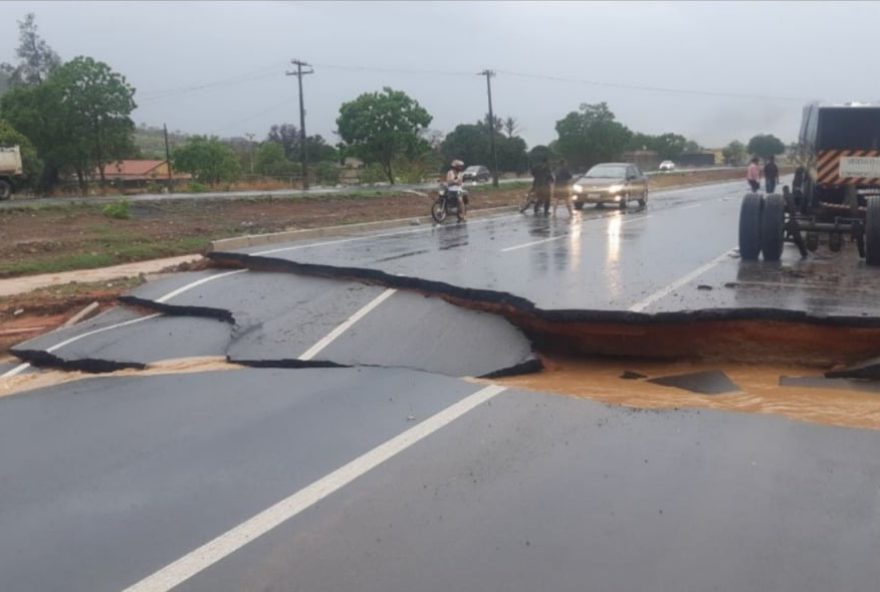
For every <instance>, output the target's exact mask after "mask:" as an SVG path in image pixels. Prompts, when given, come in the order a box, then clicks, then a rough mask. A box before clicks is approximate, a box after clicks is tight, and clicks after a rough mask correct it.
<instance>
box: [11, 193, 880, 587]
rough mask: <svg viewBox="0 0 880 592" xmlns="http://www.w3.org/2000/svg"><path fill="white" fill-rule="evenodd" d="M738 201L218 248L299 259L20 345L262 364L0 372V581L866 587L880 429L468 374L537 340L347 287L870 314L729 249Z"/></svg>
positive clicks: (846, 274)
mask: <svg viewBox="0 0 880 592" xmlns="http://www.w3.org/2000/svg"><path fill="white" fill-rule="evenodd" d="M742 193H743V191H742V186H741V183H729V184H720V185H714V186H708V187H703V188H693V189H685V190H677V191H669V192H663V193H659V192H658V193H657V194H655V195H653V196H652V199H651V201H650V202H649V206H648V208H647V209H646V210H636V209H635V208H633V209H631V210H628V211H627V212H625V213H621V212H618V211H616V210H585V211H584V212H583V213H582V214H581V215H579V216H578V217H577V218H576V219H574V220H568V219H567V217H566V214H565V213H561V214H560V215H559V216H558V217H557V218H555V219H553V218H551V219H544V218H538V219H536V218H533V217H532V216H521V215H518V214H517V215H513V216H499V217H495V218H489V219H480V220H473V221H471V222H468V223H467V224H464V225H448V226H443V227H438V228H435V227H430V228H429V227H419V228H407V229H401V230H400V231H399V232H383V233H376V234H374V235H369V236H358V237H346V238H340V239H331V240H325V241H313V242H309V243H295V244H290V245H273V246H272V247H271V248H263V249H251V250H248V251H245V252H243V253H244V254H243V255H242V253H236V254H231V255H227V256H229V257H235V258H238V259H243V260H245V261H246V262H248V263H253V262H257V263H259V265H256V266H255V267H257V268H260V267H261V266H263V267H272V265H273V264H278V262H279V261H280V262H281V263H282V264H283V265H281V267H280V268H278V269H274V270H273V271H271V272H270V271H261V270H260V269H251V270H234V271H219V272H218V271H208V272H196V273H186V274H177V275H175V276H172V277H169V278H166V279H163V280H161V281H158V282H153V283H149V284H146V285H145V286H142V287H141V288H139V289H137V290H136V291H135V292H134V293H133V294H131V295H130V297H129V298H128V299H127V300H128V302H129V304H130V305H137V307H135V306H128V307H120V308H118V309H115V310H113V311H111V312H108V313H105V314H104V315H101V316H99V317H96V318H94V319H91V320H89V321H87V322H86V323H83V324H82V325H78V326H76V327H72V328H68V329H62V330H60V331H56V332H53V333H50V334H47V335H44V336H42V337H40V338H37V339H35V340H32V341H31V342H29V343H26V344H21V345H20V346H19V355H21V356H22V357H23V358H25V359H32V360H33V361H35V362H39V363H44V364H48V365H54V366H58V367H62V368H74V367H77V365H83V364H94V363H96V362H101V363H105V364H108V365H110V366H112V364H113V363H116V364H122V365H123V367H125V365H127V367H133V368H137V367H142V366H146V367H147V368H149V367H151V366H152V365H154V364H155V363H156V362H159V361H168V360H169V359H176V358H183V359H184V360H185V359H188V358H195V357H199V356H214V357H217V356H222V357H226V358H227V359H228V360H230V361H233V362H243V363H250V364H253V365H254V366H257V367H253V368H237V367H231V366H229V365H226V367H224V368H223V369H222V371H221V370H218V369H205V370H204V371H191V372H189V373H174V374H171V373H169V374H164V375H157V374H147V373H141V374H140V375H138V374H135V375H130V376H104V377H94V378H80V379H78V380H74V381H72V382H67V383H64V384H58V385H56V386H50V387H46V388H41V389H38V390H32V391H25V392H18V393H15V394H9V393H8V392H7V391H5V390H3V389H7V388H8V383H4V382H3V380H4V378H7V379H8V378H9V377H12V378H15V376H13V375H15V374H21V373H23V372H27V371H29V369H28V368H27V367H26V366H24V365H23V366H17V367H15V368H12V369H8V366H7V367H4V369H3V370H2V372H3V375H2V377H0V496H2V497H0V590H65V591H74V592H75V591H80V590H81V591H89V592H95V591H104V590H128V591H131V592H134V591H151V592H153V591H158V590H171V589H177V590H206V591H212V592H213V591H225V590H230V591H234V590H292V589H303V590H333V591H337V590H358V591H370V590H376V591H377V592H378V591H382V592H394V591H401V592H402V591H405V590H406V591H409V590H438V591H441V590H442V591H444V592H445V591H447V590H514V591H523V592H526V591H529V592H531V591H534V590H542V589H546V590H584V589H598V590H642V589H657V590H730V591H744V590H755V591H758V590H792V591H795V590H797V591H799V592H800V591H808V592H809V591H816V592H819V591H823V592H824V591H826V590H864V589H873V588H874V587H875V584H876V582H877V581H878V579H880V566H878V564H877V562H876V561H875V557H876V552H875V549H876V547H877V542H878V540H880V521H878V519H877V512H876V509H877V508H876V506H877V492H878V491H880V460H878V459H880V432H878V431H876V430H868V429H851V428H839V427H829V426H824V425H818V424H811V423H803V422H799V421H792V420H790V419H786V418H783V417H773V416H757V415H749V414H746V413H729V412H721V411H707V410H701V411H696V410H692V411H681V410H678V409H673V410H664V411H656V410H652V411H641V410H639V409H632V408H627V407H619V406H609V405H605V404H602V403H598V402H594V401H590V400H586V399H580V398H574V397H565V396H561V395H551V394H543V393H537V392H525V391H520V390H515V389H513V388H508V389H505V388H504V387H502V386H498V385H491V384H490V383H489V382H487V381H473V380H471V379H463V378H462V377H467V376H475V375H485V374H492V373H493V372H496V371H498V370H503V369H509V368H520V369H524V368H525V367H526V366H528V365H529V364H530V363H532V362H534V361H535V359H534V356H533V352H532V351H531V347H530V344H529V342H528V340H527V339H525V337H524V335H523V334H522V333H521V332H520V331H519V330H518V329H516V328H515V327H513V326H512V325H510V324H509V323H508V322H507V321H506V320H504V319H502V318H501V317H498V316H495V315H491V314H488V313H485V312H478V311H476V310H468V309H463V308H459V307H457V306H454V305H453V304H450V303H448V302H446V301H444V300H442V299H440V298H437V297H426V296H425V295H424V294H422V293H419V292H418V291H408V290H404V289H398V288H396V287H393V286H392V287H388V285H386V284H383V283H382V282H381V281H374V282H371V283H365V282H363V281H359V279H360V280H363V279H371V280H383V279H385V280H387V279H389V278H390V279H393V280H395V281H398V282H412V283H411V284H410V287H414V288H419V287H421V288H424V291H427V292H435V291H438V290H436V289H437V288H439V291H440V292H443V290H444V289H446V288H447V287H448V288H450V289H455V290H457V291H458V292H457V294H459V295H461V294H464V295H470V296H479V297H482V296H486V295H487V294H488V295H493V294H504V295H505V296H504V297H505V298H507V299H508V302H509V303H512V304H514V305H517V306H518V305H521V304H522V303H523V302H527V303H531V304H532V305H533V306H537V307H539V308H541V309H545V310H548V311H554V310H555V311H559V310H563V311H564V310H581V309H591V310H598V311H623V312H626V313H630V314H631V313H649V314H650V313H659V312H666V311H681V310H691V309H699V308H701V307H703V308H707V309H708V308H712V309H714V308H722V309H723V308H731V309H733V310H735V309H736V308H737V307H743V306H747V307H753V308H763V307H769V308H773V307H781V308H780V309H785V310H800V311H803V312H807V313H810V314H813V315H825V316H828V315H830V316H836V315H838V316H847V315H850V316H861V315H866V316H871V317H873V316H875V315H876V307H878V306H880V305H878V304H877V301H878V299H877V293H876V291H874V288H873V287H872V277H873V276H872V271H874V270H870V269H867V268H865V267H864V266H863V265H862V264H861V263H858V262H857V261H856V260H855V257H854V256H853V252H852V251H854V249H849V250H846V251H845V252H844V253H841V254H839V255H834V256H831V255H830V254H825V255H823V254H822V253H820V256H817V257H813V258H811V259H809V260H807V261H805V262H801V261H800V260H799V256H798V255H797V251H796V250H794V248H789V247H787V248H786V251H785V254H784V255H783V261H782V263H781V264H776V265H767V264H762V263H755V264H743V263H741V262H740V261H739V259H738V258H737V257H736V253H735V252H734V251H732V249H733V247H735V243H736V221H737V213H738V208H739V199H740V197H741V196H742ZM253 257H256V258H253ZM285 262H294V263H296V264H298V265H301V266H304V268H303V269H301V270H300V271H308V272H310V273H314V272H321V273H322V274H323V277H314V276H311V275H298V274H295V273H289V272H291V271H294V269H288V268H284V265H286V264H287V263H285ZM279 271H280V272H281V273H279ZM284 272H288V273H284ZM358 278H359V279H358ZM707 288H710V289H707ZM28 356H32V357H30V358H29V357H28ZM261 365H277V366H298V367H296V368H289V367H285V368H278V367H275V368H266V367H259V366H261ZM306 365H316V366H322V365H323V366H329V365H336V366H349V365H350V366H353V367H313V368H306V367H302V366H306ZM105 369H112V368H109V366H108V367H107V368H105ZM196 370H198V367H197V368H196ZM129 372H132V371H129ZM135 372H136V371H135ZM585 380H588V378H585ZM581 386H582V387H583V388H584V389H587V390H588V389H589V386H590V385H589V384H582V385H581ZM597 387H598V385H597ZM622 388H625V387H622ZM794 388H798V387H794ZM803 388H806V389H809V388H811V387H809V386H804V387H803ZM9 392H11V391H9ZM692 396H697V395H692ZM708 396H709V397H714V398H717V397H719V396H724V395H717V394H712V395H708ZM862 396H868V395H864V394H863V395H862Z"/></svg>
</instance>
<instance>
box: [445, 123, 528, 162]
mask: <svg viewBox="0 0 880 592" xmlns="http://www.w3.org/2000/svg"><path fill="white" fill-rule="evenodd" d="M495 150H496V152H497V153H498V169H499V170H501V171H511V172H517V173H521V172H524V171H525V170H526V169H527V168H528V158H527V156H526V142H525V140H523V139H522V138H520V137H518V136H506V135H504V134H503V133H502V132H501V131H500V130H496V131H495ZM440 152H441V154H442V155H443V159H444V161H446V163H447V164H448V163H449V161H451V160H453V159H455V158H458V159H461V160H462V161H464V163H465V164H466V165H472V164H482V165H485V166H488V167H489V168H490V169H491V168H492V166H493V162H492V143H491V136H490V135H489V127H488V126H487V125H486V123H485V122H483V121H481V122H478V123H476V124H474V125H470V124H461V125H458V126H456V127H455V129H454V130H453V131H451V132H450V133H449V134H447V135H446V138H445V139H444V140H443V142H442V143H441V144H440Z"/></svg>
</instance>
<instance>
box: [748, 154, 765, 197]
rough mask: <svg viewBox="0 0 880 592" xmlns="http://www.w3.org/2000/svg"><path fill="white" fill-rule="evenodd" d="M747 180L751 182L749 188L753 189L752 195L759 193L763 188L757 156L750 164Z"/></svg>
mask: <svg viewBox="0 0 880 592" xmlns="http://www.w3.org/2000/svg"><path fill="white" fill-rule="evenodd" d="M746 180H748V182H749V187H751V188H752V193H757V192H758V190H759V189H760V188H761V169H760V167H759V166H758V157H757V156H756V157H755V158H753V159H752V162H751V163H749V168H748V170H746Z"/></svg>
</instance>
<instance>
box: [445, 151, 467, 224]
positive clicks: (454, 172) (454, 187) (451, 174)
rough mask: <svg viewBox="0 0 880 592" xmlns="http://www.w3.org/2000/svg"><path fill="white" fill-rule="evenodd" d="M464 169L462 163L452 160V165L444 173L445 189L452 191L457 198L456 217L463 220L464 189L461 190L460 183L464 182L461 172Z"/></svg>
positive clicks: (464, 212)
mask: <svg viewBox="0 0 880 592" xmlns="http://www.w3.org/2000/svg"><path fill="white" fill-rule="evenodd" d="M463 171H464V163H463V162H462V161H460V160H453V161H452V166H451V168H450V169H449V171H448V172H447V173H446V190H447V191H454V192H455V196H456V198H457V199H458V219H459V220H464V219H465V214H466V213H467V212H466V211H465V204H464V197H463V196H464V191H462V185H463V184H464V179H463V178H462V172H463Z"/></svg>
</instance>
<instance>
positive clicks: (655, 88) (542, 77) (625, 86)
mask: <svg viewBox="0 0 880 592" xmlns="http://www.w3.org/2000/svg"><path fill="white" fill-rule="evenodd" d="M498 72H499V73H501V74H507V75H508V76H517V77H520V78H533V79H540V80H552V81H556V82H572V83H577V84H586V85H590V86H602V87H608V88H621V89H626V90H639V91H646V92H664V93H674V94H690V95H704V96H712V97H727V98H736V99H754V100H764V101H797V102H804V101H810V100H812V99H806V98H802V97H780V96H772V95H757V94H749V93H731V92H722V91H711V90H696V89H683V88H667V87H660V86H643V85H637V84H625V83H618V82H603V81H598V80H583V79H577V78H565V77H563V76H551V75H548V74H533V73H525V72H511V71H509V70H498Z"/></svg>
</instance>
